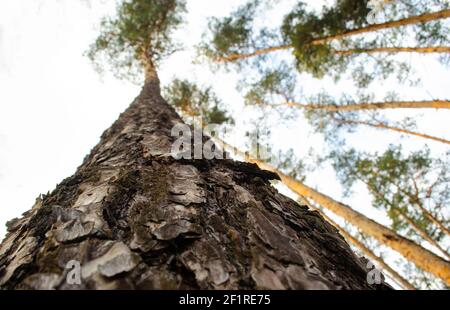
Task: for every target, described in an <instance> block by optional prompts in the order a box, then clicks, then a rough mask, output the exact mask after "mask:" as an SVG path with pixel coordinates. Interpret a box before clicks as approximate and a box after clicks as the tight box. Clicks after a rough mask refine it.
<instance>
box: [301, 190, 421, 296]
mask: <svg viewBox="0 0 450 310" xmlns="http://www.w3.org/2000/svg"><path fill="white" fill-rule="evenodd" d="M302 199H303V200H305V201H306V205H307V206H308V207H309V208H310V209H313V210H315V211H317V212H319V213H320V215H322V217H323V218H324V219H325V220H326V221H327V222H328V223H330V224H331V225H333V226H334V227H336V229H337V230H338V231H339V232H340V233H341V235H342V236H343V237H344V238H345V239H346V240H347V241H349V242H350V243H351V244H353V245H354V246H355V247H357V248H358V249H360V250H361V251H362V252H363V253H364V254H365V255H367V256H368V257H369V258H370V259H373V260H374V261H376V262H377V263H378V265H379V266H380V267H381V268H383V270H384V271H386V272H387V273H388V274H390V275H391V277H392V278H393V279H394V281H396V282H397V283H398V284H399V285H401V286H403V288H405V289H407V290H415V289H416V288H415V287H414V286H413V285H412V284H411V283H409V282H408V280H406V279H405V278H403V277H402V276H401V275H400V274H399V273H398V272H397V271H395V270H394V269H392V268H391V266H389V265H388V264H386V262H385V261H384V260H383V259H382V258H381V257H379V256H377V255H375V253H374V252H372V251H371V250H370V249H369V248H368V247H366V246H365V245H364V244H363V243H362V242H361V241H359V240H358V239H356V238H355V237H353V236H352V235H351V234H350V233H349V232H347V231H346V230H345V229H344V228H342V227H341V226H340V225H338V224H337V223H336V222H335V221H333V220H332V219H331V218H330V217H328V216H327V215H326V214H325V213H323V212H322V211H321V210H320V209H319V208H316V207H315V206H313V205H312V204H311V203H310V202H309V201H308V199H307V198H305V197H302Z"/></svg>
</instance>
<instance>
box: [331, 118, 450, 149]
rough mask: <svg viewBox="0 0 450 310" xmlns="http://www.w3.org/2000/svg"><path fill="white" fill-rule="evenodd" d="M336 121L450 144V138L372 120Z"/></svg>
mask: <svg viewBox="0 0 450 310" xmlns="http://www.w3.org/2000/svg"><path fill="white" fill-rule="evenodd" d="M336 121H337V122H339V123H341V124H353V125H364V126H369V127H373V128H379V129H388V130H392V131H396V132H400V133H404V134H408V135H411V136H416V137H420V138H424V139H429V140H433V141H437V142H441V143H445V144H450V141H449V140H446V139H443V138H438V137H434V136H430V135H427V134H424V133H419V132H414V131H411V130H407V129H402V128H398V127H393V126H389V125H386V124H383V123H370V122H364V121H353V120H340V119H336Z"/></svg>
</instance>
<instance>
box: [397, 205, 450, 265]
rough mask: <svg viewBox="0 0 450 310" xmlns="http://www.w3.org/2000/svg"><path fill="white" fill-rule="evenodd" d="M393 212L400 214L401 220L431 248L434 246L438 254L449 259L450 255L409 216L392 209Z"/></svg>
mask: <svg viewBox="0 0 450 310" xmlns="http://www.w3.org/2000/svg"><path fill="white" fill-rule="evenodd" d="M394 210H395V212H398V214H400V216H401V217H403V219H404V220H405V221H406V222H407V223H408V224H409V225H410V226H411V227H412V228H413V229H414V230H415V231H416V232H417V233H418V234H419V235H420V236H421V237H422V238H423V239H424V240H426V241H428V242H429V243H430V244H431V245H432V246H434V247H435V248H436V249H438V250H439V252H441V253H442V254H443V255H444V256H445V257H446V258H447V259H448V260H449V259H450V255H449V254H448V253H447V251H446V250H444V249H443V248H442V247H441V246H440V244H439V243H438V242H437V241H436V240H434V239H433V238H431V237H430V236H429V235H428V233H427V232H426V231H424V230H423V229H422V228H420V227H419V226H418V225H417V224H416V223H415V222H414V220H413V219H411V218H409V216H407V215H406V214H405V213H404V212H402V211H400V210H398V209H394Z"/></svg>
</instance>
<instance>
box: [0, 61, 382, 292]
mask: <svg viewBox="0 0 450 310" xmlns="http://www.w3.org/2000/svg"><path fill="white" fill-rule="evenodd" d="M148 73H149V74H147V79H146V83H145V86H144V87H143V90H142V92H141V94H140V95H139V96H138V97H137V98H136V99H135V101H134V102H133V103H132V104H131V106H130V107H129V108H128V109H127V110H126V111H125V112H124V113H122V115H121V116H120V117H119V119H118V120H117V121H116V122H115V123H114V124H113V125H112V127H111V128H109V129H108V130H106V131H105V133H104V134H103V135H102V138H101V141H100V143H99V144H98V145H97V146H96V147H95V148H94V149H93V150H92V152H91V153H90V155H89V156H87V157H86V158H85V160H84V162H83V164H82V165H81V166H80V167H79V168H78V169H77V171H76V173H75V174H74V175H73V176H72V177H69V178H68V179H66V180H64V181H63V182H62V183H61V184H59V185H58V186H57V187H56V189H55V190H54V191H53V192H52V193H51V194H49V195H46V196H45V197H43V199H42V200H38V201H37V202H36V204H35V206H34V207H33V208H32V209H31V210H30V211H28V212H26V213H25V214H24V216H23V217H22V218H20V219H14V220H12V221H10V222H9V223H8V225H7V227H8V234H7V236H6V238H5V239H4V241H3V243H2V244H1V246H0V288H4V289H53V288H56V289H198V288H201V289H338V288H345V289H386V288H388V286H386V285H385V284H382V285H370V284H368V283H367V281H366V274H367V272H368V269H367V268H366V267H365V266H364V264H363V262H362V260H360V259H359V258H358V257H356V256H355V255H354V254H353V252H352V251H351V249H350V247H349V246H348V244H347V243H346V242H345V241H344V239H343V238H342V237H341V236H340V235H339V234H338V233H337V232H336V230H335V229H334V228H333V227H332V226H331V225H330V224H328V223H327V222H326V221H325V220H324V219H323V218H322V217H320V215H318V214H317V213H315V212H311V211H310V210H308V208H307V207H306V206H300V205H298V204H297V203H296V202H294V201H293V200H291V199H289V198H287V197H285V196H283V195H281V194H279V193H278V192H277V191H276V190H275V189H274V188H273V187H272V186H271V185H270V182H269V181H270V180H271V179H277V178H278V176H277V175H276V174H274V173H272V172H268V171H263V170H260V169H259V168H258V167H257V166H256V165H254V164H250V163H242V162H236V161H232V160H228V159H224V160H220V159H212V160H207V159H178V160H177V159H175V158H174V157H173V156H172V145H173V143H174V141H175V140H176V139H177V137H172V135H171V131H172V129H173V126H174V125H176V124H181V123H182V120H181V118H180V117H179V116H178V115H177V114H176V112H175V111H174V109H173V108H172V107H170V106H169V105H168V104H167V102H166V101H165V100H164V99H163V98H162V97H161V95H160V89H159V82H158V79H157V76H156V74H155V75H154V76H153V77H152V74H153V73H154V72H152V71H151V70H149V72H148ZM150 73H151V74H150ZM76 264H80V265H79V267H80V270H79V273H77V269H73V268H74V266H76ZM74 272H75V274H74ZM77 274H78V275H79V280H80V282H79V283H78V282H75V283H74V282H71V281H68V280H70V279H72V280H73V279H76V278H77V277H76V275H77ZM71 276H74V278H70V277H71Z"/></svg>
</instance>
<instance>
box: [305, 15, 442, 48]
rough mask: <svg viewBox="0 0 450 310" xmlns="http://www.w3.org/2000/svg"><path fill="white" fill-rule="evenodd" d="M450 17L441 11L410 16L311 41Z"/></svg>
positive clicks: (341, 37) (333, 38)
mask: <svg viewBox="0 0 450 310" xmlns="http://www.w3.org/2000/svg"><path fill="white" fill-rule="evenodd" d="M448 17H450V10H442V11H439V12H434V13H425V14H422V15H418V16H411V17H407V18H403V19H400V20H395V21H390V22H386V23H382V24H373V25H369V26H367V27H363V28H358V29H352V30H348V31H344V32H342V33H340V34H335V35H331V36H329V37H325V38H321V39H316V40H314V41H313V43H314V44H323V43H326V42H330V41H333V40H340V39H343V38H346V37H350V36H354V35H358V34H362V33H368V32H374V31H378V30H383V29H390V28H396V27H401V26H408V25H414V24H419V23H425V22H429V21H433V20H439V19H444V18H448Z"/></svg>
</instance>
